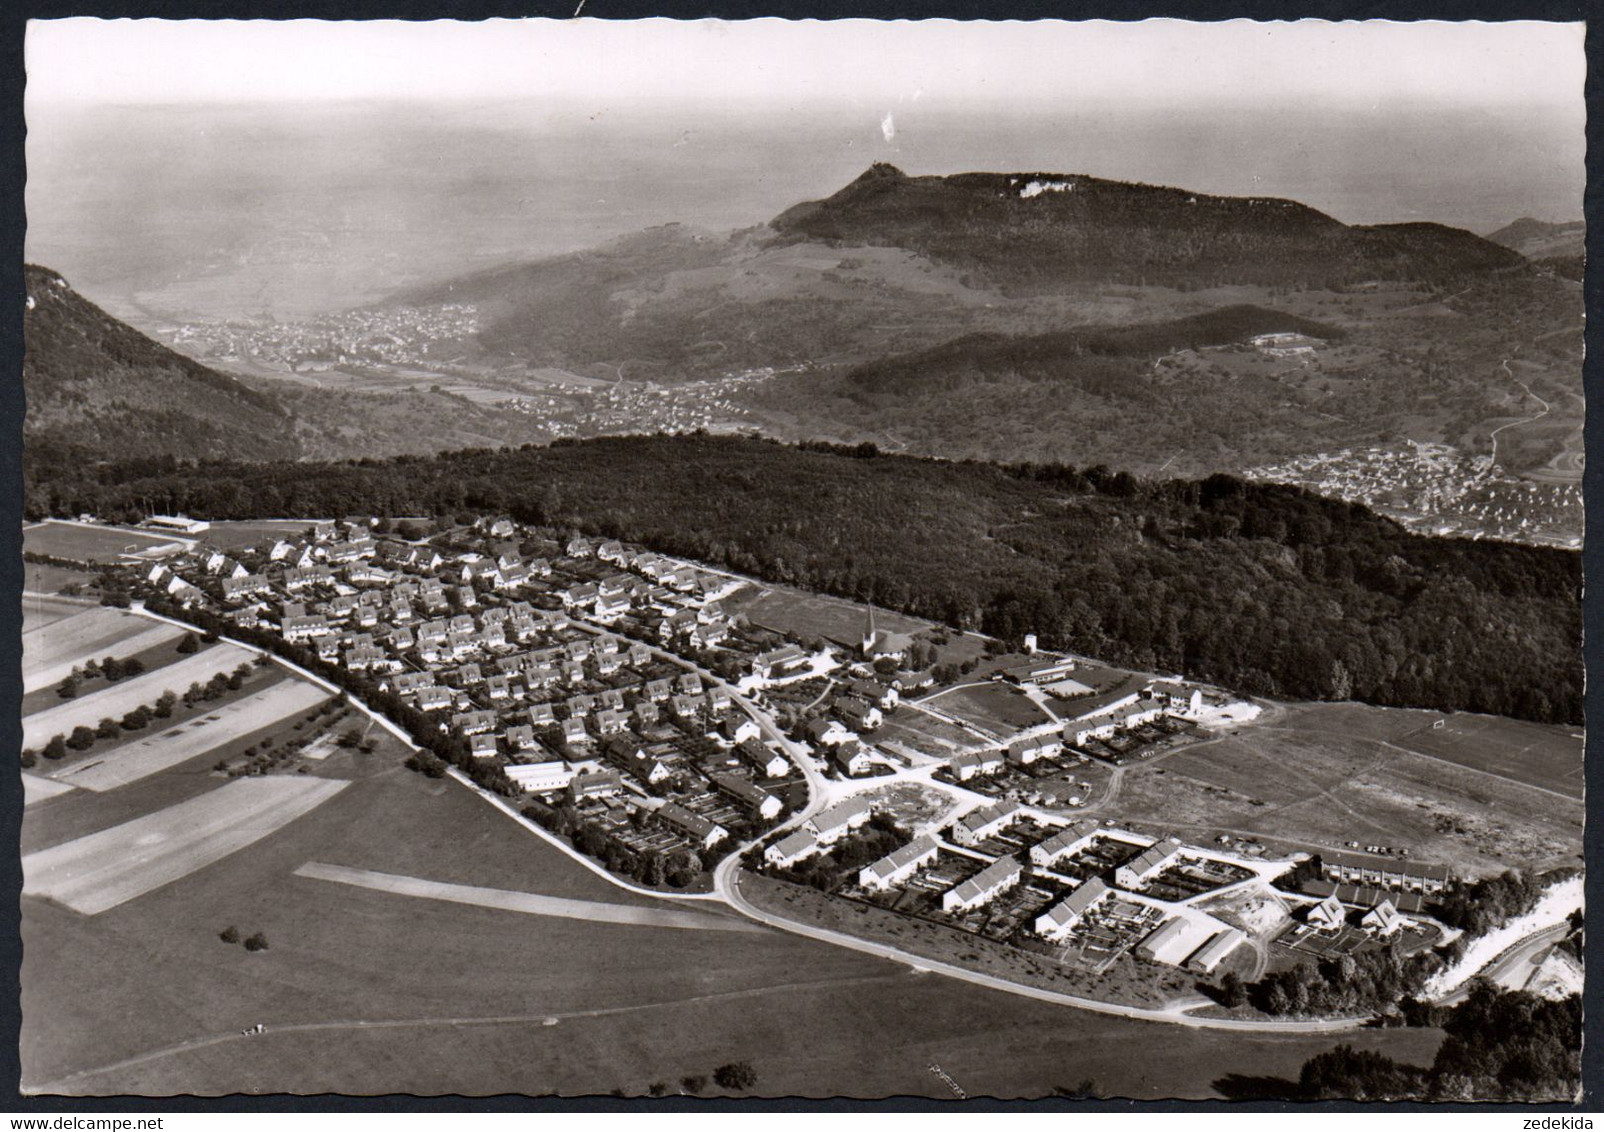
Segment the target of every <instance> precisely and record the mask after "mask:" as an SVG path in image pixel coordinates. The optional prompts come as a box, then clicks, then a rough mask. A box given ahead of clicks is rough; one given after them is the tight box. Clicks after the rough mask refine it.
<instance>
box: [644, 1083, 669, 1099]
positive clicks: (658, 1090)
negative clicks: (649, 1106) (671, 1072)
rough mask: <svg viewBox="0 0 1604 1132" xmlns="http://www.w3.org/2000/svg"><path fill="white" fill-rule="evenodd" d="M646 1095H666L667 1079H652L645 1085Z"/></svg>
mask: <svg viewBox="0 0 1604 1132" xmlns="http://www.w3.org/2000/svg"><path fill="white" fill-rule="evenodd" d="M646 1095H647V1096H651V1097H666V1096H667V1095H668V1082H667V1081H653V1082H652V1083H651V1084H650V1085H647V1086H646Z"/></svg>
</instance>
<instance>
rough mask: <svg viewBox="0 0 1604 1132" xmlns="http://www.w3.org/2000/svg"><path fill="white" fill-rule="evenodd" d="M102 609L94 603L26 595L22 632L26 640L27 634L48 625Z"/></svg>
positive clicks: (23, 607)
mask: <svg viewBox="0 0 1604 1132" xmlns="http://www.w3.org/2000/svg"><path fill="white" fill-rule="evenodd" d="M98 608H102V607H100V606H96V605H95V604H94V603H93V602H84V601H72V600H69V599H67V598H58V597H40V596H38V595H35V594H24V595H23V598H22V632H23V637H24V640H26V638H27V634H29V633H32V632H34V631H35V630H37V629H43V628H44V627H45V626H46V625H53V624H55V623H56V622H57V621H65V620H66V619H67V618H69V617H76V616H77V615H78V614H80V613H83V612H85V611H86V610H89V609H98Z"/></svg>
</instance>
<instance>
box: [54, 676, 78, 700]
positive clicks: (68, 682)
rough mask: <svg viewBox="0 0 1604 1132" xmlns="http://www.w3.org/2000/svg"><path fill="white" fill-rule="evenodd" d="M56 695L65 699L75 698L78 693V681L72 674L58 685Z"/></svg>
mask: <svg viewBox="0 0 1604 1132" xmlns="http://www.w3.org/2000/svg"><path fill="white" fill-rule="evenodd" d="M56 695H58V696H60V697H61V698H62V699H64V700H70V699H73V698H74V697H76V696H77V695H78V681H76V680H74V679H73V678H72V677H71V676H69V677H67V678H66V679H65V680H63V681H62V682H61V683H60V684H57V685H56Z"/></svg>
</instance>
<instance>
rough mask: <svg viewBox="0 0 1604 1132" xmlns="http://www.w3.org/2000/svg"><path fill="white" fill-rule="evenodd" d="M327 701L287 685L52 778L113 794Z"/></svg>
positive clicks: (308, 688)
mask: <svg viewBox="0 0 1604 1132" xmlns="http://www.w3.org/2000/svg"><path fill="white" fill-rule="evenodd" d="M328 697H329V694H328V693H327V692H325V691H324V690H323V689H321V688H318V687H316V686H315V685H312V684H308V683H307V682H305V681H304V680H283V681H280V682H279V683H277V684H274V685H272V686H271V687H268V688H264V689H262V690H261V691H260V692H256V693H254V694H253V695H249V696H246V697H244V698H243V699H239V700H235V701H234V702H232V703H230V704H226V705H224V706H223V707H220V708H218V709H217V710H216V711H213V712H210V713H208V714H206V715H202V716H197V717H196V718H194V719H191V720H188V721H187V722H185V723H181V724H179V725H178V726H177V727H169V728H168V729H167V730H165V731H159V732H157V733H156V734H154V735H147V736H145V737H143V738H141V739H135V740H134V741H133V742H130V743H122V744H119V745H118V746H116V747H112V748H111V749H109V750H107V751H105V752H104V753H102V754H101V755H100V756H99V757H97V758H95V759H94V760H93V761H91V762H86V763H79V764H78V765H77V766H71V767H67V768H65V769H63V770H59V771H57V772H56V773H54V774H52V775H51V776H50V777H51V778H53V779H55V780H56V781H57V782H60V783H65V784H67V785H69V786H81V787H83V788H84V789H85V790H93V791H97V792H98V791H102V790H114V789H116V788H117V787H119V786H124V785H126V784H128V783H130V782H138V781H139V780H140V779H142V778H146V777H148V776H150V775H152V774H156V773H157V772H159V771H163V770H166V769H167V768H168V767H174V766H177V765H178V764H179V763H182V762H187V761H188V760H190V759H193V758H197V757H199V756H201V755H204V754H206V753H207V752H209V751H215V750H216V749H217V748H219V747H221V746H223V745H225V744H227V743H232V742H233V741H234V740H236V739H240V738H243V737H244V736H246V735H249V734H251V733H252V732H255V731H260V730H261V729H262V728H264V727H271V726H272V725H273V724H275V723H277V722H278V721H279V720H281V719H284V718H285V717H286V716H291V715H296V714H298V713H300V712H303V711H305V710H306V709H308V708H310V707H312V706H313V705H314V704H319V703H322V702H323V701H324V700H326V699H328Z"/></svg>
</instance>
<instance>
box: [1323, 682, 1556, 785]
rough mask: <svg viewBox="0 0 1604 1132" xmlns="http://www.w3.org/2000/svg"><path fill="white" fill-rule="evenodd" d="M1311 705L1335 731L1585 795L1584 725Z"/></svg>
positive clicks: (1325, 724) (1363, 707) (1348, 706)
mask: <svg viewBox="0 0 1604 1132" xmlns="http://www.w3.org/2000/svg"><path fill="white" fill-rule="evenodd" d="M1313 710H1314V712H1315V714H1314V715H1313V716H1312V717H1310V719H1311V725H1317V726H1320V727H1325V728H1327V729H1329V730H1330V731H1332V732H1336V733H1345V734H1352V735H1364V736H1367V737H1369V738H1373V739H1376V740H1379V741H1382V742H1387V743H1391V744H1393V745H1394V746H1398V747H1402V748H1404V749H1406V750H1409V751H1413V752H1415V753H1417V754H1421V755H1429V756H1431V757H1432V758H1438V759H1443V760H1445V761H1447V762H1450V763H1454V764H1455V765H1457V766H1462V767H1467V768H1469V769H1471V770H1479V771H1485V772H1486V773H1488V774H1493V775H1498V776H1499V777H1502V778H1508V779H1512V780H1514V781H1516V782H1526V783H1530V784H1532V785H1534V786H1541V787H1543V788H1545V789H1548V790H1553V791H1556V792H1557V793H1560V794H1566V795H1569V796H1570V797H1573V798H1576V799H1577V800H1580V799H1581V797H1582V791H1583V786H1584V774H1583V770H1582V754H1583V736H1582V732H1581V729H1580V728H1576V727H1552V726H1544V725H1543V724H1540V723H1526V722H1523V721H1522V720H1518V719H1505V718H1503V717H1501V716H1496V715H1473V714H1471V713H1469V712H1459V713H1456V714H1454V715H1446V716H1445V715H1443V714H1442V713H1441V712H1434V711H1409V710H1405V709H1401V708H1400V709H1394V710H1380V709H1376V708H1371V707H1366V706H1364V705H1362V704H1328V705H1325V704H1323V705H1320V706H1319V707H1318V708H1315V709H1313ZM1438 724H1440V725H1441V726H1438Z"/></svg>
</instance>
